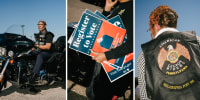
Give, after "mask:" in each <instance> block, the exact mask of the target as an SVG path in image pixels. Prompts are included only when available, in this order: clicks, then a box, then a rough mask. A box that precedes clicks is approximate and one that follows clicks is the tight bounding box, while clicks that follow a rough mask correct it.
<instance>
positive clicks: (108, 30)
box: [70, 13, 126, 56]
mask: <svg viewBox="0 0 200 100" xmlns="http://www.w3.org/2000/svg"><path fill="white" fill-rule="evenodd" d="M74 31H75V32H74V37H73V40H72V42H71V45H70V48H71V49H74V50H77V51H79V52H82V53H84V54H86V55H90V56H96V55H95V54H94V53H92V52H91V50H93V51H96V52H105V51H108V50H109V49H111V47H117V46H118V45H121V44H122V42H123V39H124V36H125V33H126V30H124V29H122V28H119V27H117V26H115V25H112V24H111V23H109V22H107V21H106V20H102V19H99V18H97V17H94V16H92V15H91V14H88V13H83V15H82V17H81V20H80V22H79V24H78V27H77V28H76V29H75V30H74Z"/></svg>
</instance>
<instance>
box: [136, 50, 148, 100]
mask: <svg viewBox="0 0 200 100" xmlns="http://www.w3.org/2000/svg"><path fill="white" fill-rule="evenodd" d="M137 69H138V83H139V91H140V100H150V99H149V98H148V97H147V92H146V82H145V59H144V54H143V52H141V53H140V55H139V56H138V59H137Z"/></svg>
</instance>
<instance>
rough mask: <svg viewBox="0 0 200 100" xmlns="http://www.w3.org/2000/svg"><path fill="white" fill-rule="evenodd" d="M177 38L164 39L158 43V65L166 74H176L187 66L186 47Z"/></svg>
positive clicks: (188, 60)
mask: <svg viewBox="0 0 200 100" xmlns="http://www.w3.org/2000/svg"><path fill="white" fill-rule="evenodd" d="M183 44H184V43H182V42H181V40H179V39H166V40H164V41H162V42H161V43H160V45H159V47H160V50H159V53H158V58H157V59H158V60H157V61H158V66H159V69H160V70H161V71H162V72H163V73H165V74H167V75H178V74H180V73H182V72H184V71H186V69H188V68H189V62H190V60H191V57H190V54H189V51H188V49H187V48H186V47H185V46H184V45H183Z"/></svg>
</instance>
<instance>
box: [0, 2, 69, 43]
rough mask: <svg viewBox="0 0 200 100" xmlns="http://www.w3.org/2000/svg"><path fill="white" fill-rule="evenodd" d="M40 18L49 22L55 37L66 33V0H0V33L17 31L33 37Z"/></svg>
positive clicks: (48, 26) (48, 28)
mask: <svg viewBox="0 0 200 100" xmlns="http://www.w3.org/2000/svg"><path fill="white" fill-rule="evenodd" d="M39 20H45V21H46V22H47V30H48V31H51V32H53V33H54V35H55V37H54V40H56V39H57V37H59V36H61V35H65V33H66V1H65V0H0V33H4V32H13V33H14V32H15V33H18V34H23V32H22V27H21V25H25V26H24V34H25V35H26V36H27V37H28V38H30V39H34V38H33V34H34V33H38V29H37V23H38V21H39Z"/></svg>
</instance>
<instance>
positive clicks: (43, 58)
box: [33, 51, 51, 75]
mask: <svg viewBox="0 0 200 100" xmlns="http://www.w3.org/2000/svg"><path fill="white" fill-rule="evenodd" d="M50 57H51V53H49V52H45V51H41V52H40V53H39V54H38V55H37V59H36V63H35V67H34V68H33V73H35V74H37V75H39V73H40V69H41V67H42V64H43V62H44V61H46V60H48V59H49V58H50Z"/></svg>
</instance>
